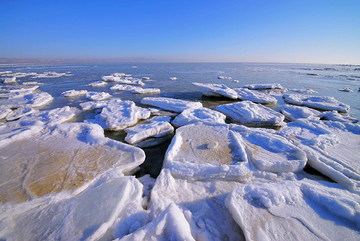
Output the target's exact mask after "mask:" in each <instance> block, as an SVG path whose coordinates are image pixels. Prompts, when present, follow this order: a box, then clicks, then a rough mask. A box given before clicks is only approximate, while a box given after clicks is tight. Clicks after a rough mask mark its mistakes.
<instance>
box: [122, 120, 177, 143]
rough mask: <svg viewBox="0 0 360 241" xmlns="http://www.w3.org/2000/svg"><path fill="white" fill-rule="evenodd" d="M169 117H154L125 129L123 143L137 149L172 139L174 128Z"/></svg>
mask: <svg viewBox="0 0 360 241" xmlns="http://www.w3.org/2000/svg"><path fill="white" fill-rule="evenodd" d="M169 121H170V117H154V118H152V119H150V120H148V121H146V122H144V123H141V124H138V125H136V126H134V127H130V128H127V129H125V132H126V133H127V135H126V137H125V141H126V142H127V143H130V144H133V145H134V144H136V145H137V146H139V147H149V146H154V145H158V144H160V143H162V142H164V141H165V140H168V139H169V138H171V137H172V135H171V134H172V133H173V132H174V127H173V126H172V125H171V124H170V123H169Z"/></svg>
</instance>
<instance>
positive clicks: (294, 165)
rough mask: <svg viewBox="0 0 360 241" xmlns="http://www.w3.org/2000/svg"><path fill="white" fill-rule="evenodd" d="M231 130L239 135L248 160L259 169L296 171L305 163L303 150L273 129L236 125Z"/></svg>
mask: <svg viewBox="0 0 360 241" xmlns="http://www.w3.org/2000/svg"><path fill="white" fill-rule="evenodd" d="M231 130H232V131H236V132H237V133H239V134H240V135H241V138H240V140H239V141H240V142H242V143H243V144H244V146H245V150H246V154H247V156H248V158H249V160H251V161H252V162H253V163H254V164H255V166H256V167H257V168H258V169H259V170H261V171H268V172H298V171H301V170H302V169H303V168H304V167H305V165H306V162H307V157H306V154H305V152H303V151H302V150H301V149H299V148H298V147H296V146H295V145H294V144H292V143H291V142H290V141H289V140H288V139H286V138H284V137H282V136H280V135H278V134H276V133H275V132H274V131H271V130H266V129H253V128H247V127H244V126H236V125H233V126H232V128H231Z"/></svg>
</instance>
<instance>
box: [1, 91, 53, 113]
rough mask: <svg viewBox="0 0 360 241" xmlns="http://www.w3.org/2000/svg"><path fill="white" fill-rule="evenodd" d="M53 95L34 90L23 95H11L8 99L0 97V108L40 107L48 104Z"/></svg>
mask: <svg viewBox="0 0 360 241" xmlns="http://www.w3.org/2000/svg"><path fill="white" fill-rule="evenodd" d="M52 100H53V97H52V96H51V95H50V94H48V93H46V92H36V93H32V94H26V95H24V96H22V95H19V96H16V95H15V96H13V97H11V98H9V99H0V105H1V108H13V109H15V108H19V107H41V106H44V105H47V104H49V103H50V102H51V101H52Z"/></svg>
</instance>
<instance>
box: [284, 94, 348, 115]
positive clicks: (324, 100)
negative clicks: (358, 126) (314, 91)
mask: <svg viewBox="0 0 360 241" xmlns="http://www.w3.org/2000/svg"><path fill="white" fill-rule="evenodd" d="M283 98H284V100H285V102H287V103H289V104H293V105H303V106H307V107H311V108H314V109H318V110H329V111H332V110H336V111H339V112H349V110H350V106H349V105H347V104H344V103H341V102H340V101H338V100H336V99H335V98H334V97H330V96H310V95H300V94H288V95H283Z"/></svg>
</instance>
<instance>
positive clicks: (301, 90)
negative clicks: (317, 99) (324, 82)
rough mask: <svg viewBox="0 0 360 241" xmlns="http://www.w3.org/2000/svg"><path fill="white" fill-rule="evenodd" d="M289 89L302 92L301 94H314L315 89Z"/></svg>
mask: <svg viewBox="0 0 360 241" xmlns="http://www.w3.org/2000/svg"><path fill="white" fill-rule="evenodd" d="M289 90H290V91H293V92H297V93H302V94H316V93H317V91H316V90H313V89H289Z"/></svg>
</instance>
